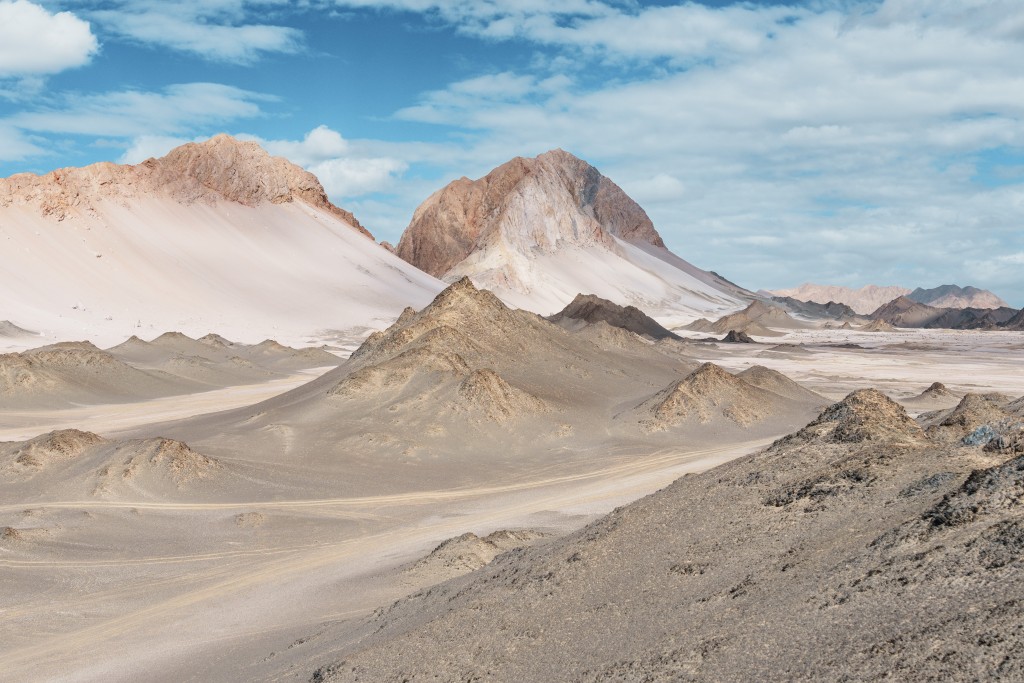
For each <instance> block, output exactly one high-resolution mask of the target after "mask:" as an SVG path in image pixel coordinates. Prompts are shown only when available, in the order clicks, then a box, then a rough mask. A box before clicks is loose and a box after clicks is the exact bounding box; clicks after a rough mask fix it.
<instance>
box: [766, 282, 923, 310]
mask: <svg viewBox="0 0 1024 683" xmlns="http://www.w3.org/2000/svg"><path fill="white" fill-rule="evenodd" d="M770 293H771V294H773V295H775V296H781V297H792V298H794V299H798V300H799V301H813V302H816V303H819V304H827V303H828V302H830V301H834V302H836V303H840V304H846V305H847V306H849V307H850V308H852V309H853V310H854V311H856V312H857V313H859V314H861V315H867V314H869V313H872V312H874V311H875V310H877V309H878V308H879V307H880V306H882V305H884V304H887V303H889V302H890V301H892V300H893V299H895V298H897V297H900V296H905V295H907V294H910V290H909V289H907V288H905V287H897V286H892V287H879V286H877V285H866V286H864V287H861V288H860V289H853V288H850V287H839V286H835V285H815V284H811V283H810V282H807V283H804V284H802V285H800V286H799V287H795V288H793V289H775V290H772V291H771V292H770Z"/></svg>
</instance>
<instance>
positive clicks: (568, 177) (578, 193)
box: [396, 149, 665, 277]
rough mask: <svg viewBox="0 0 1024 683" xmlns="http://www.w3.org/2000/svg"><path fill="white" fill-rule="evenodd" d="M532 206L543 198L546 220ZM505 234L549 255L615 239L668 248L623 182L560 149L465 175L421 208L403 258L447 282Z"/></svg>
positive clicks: (405, 238)
mask: <svg viewBox="0 0 1024 683" xmlns="http://www.w3.org/2000/svg"><path fill="white" fill-rule="evenodd" d="M528 201H533V202H538V201H539V202H540V204H541V205H543V206H544V207H545V213H546V215H544V216H537V215H530V214H528V213H526V212H524V211H523V210H522V205H523V203H524V202H528ZM559 214H561V216H559ZM503 232H504V233H505V234H506V235H507V236H511V241H512V242H513V243H515V244H517V245H520V244H522V243H523V242H524V240H525V241H526V242H528V243H529V244H528V246H538V247H540V248H542V249H548V250H550V249H552V248H553V247H554V246H555V245H556V244H557V243H558V242H559V241H562V240H568V241H572V242H576V243H586V242H590V243H594V242H605V243H608V242H610V238H609V236H611V235H614V236H615V237H619V238H620V239H623V240H626V241H630V242H637V243H647V244H651V245H654V246H656V247H662V248H664V246H665V244H664V242H662V239H661V236H660V235H659V234H658V232H657V230H655V229H654V225H653V223H651V220H650V218H648V216H647V214H646V212H644V210H643V209H642V208H641V207H640V206H639V205H638V204H637V203H636V202H634V201H633V200H632V199H630V198H629V196H627V195H626V193H625V192H623V191H622V189H621V188H619V186H618V185H616V184H615V183H613V182H612V181H611V180H609V179H608V178H606V177H605V176H603V175H601V173H600V172H599V171H598V170H597V169H596V168H594V167H593V166H591V165H590V164H588V163H587V162H585V161H583V160H582V159H578V158H577V157H575V156H573V155H572V154H569V153H568V152H565V151H563V150H560V149H559V150H554V151H551V152H547V153H545V154H541V155H540V156H538V157H536V158H533V159H524V158H521V157H517V158H515V159H513V160H512V161H509V162H508V163H506V164H503V165H501V166H499V167H498V168H496V169H494V170H493V171H491V172H490V173H488V174H487V175H486V176H484V177H483V178H480V179H479V180H469V179H468V178H460V179H459V180H456V181H454V182H452V183H451V184H449V185H448V186H447V187H445V188H444V189H442V190H440V191H439V192H436V193H434V194H433V195H432V196H431V197H430V198H428V199H427V200H426V201H425V202H424V203H423V204H422V205H420V207H419V208H418V209H417V210H416V213H415V214H414V215H413V219H412V222H411V223H410V224H409V227H408V228H407V229H406V231H405V233H404V234H403V235H402V239H401V241H400V242H399V243H398V247H397V250H396V253H397V254H398V256H400V257H401V258H402V259H404V260H406V261H408V262H409V263H411V264H413V265H414V266H416V267H417V268H420V269H421V270H424V271H426V272H428V273H430V274H431V275H434V276H436V277H442V276H444V275H445V274H446V273H448V272H449V271H450V270H452V268H454V267H455V266H456V265H457V264H458V263H460V262H461V261H463V260H464V259H465V258H466V257H467V256H469V255H470V254H471V253H473V252H474V251H476V250H478V249H480V248H482V247H484V246H486V245H487V244H489V243H491V241H493V240H494V239H496V238H497V237H498V236H499V235H500V234H501V233H503Z"/></svg>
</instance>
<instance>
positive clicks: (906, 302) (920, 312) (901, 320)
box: [871, 296, 944, 327]
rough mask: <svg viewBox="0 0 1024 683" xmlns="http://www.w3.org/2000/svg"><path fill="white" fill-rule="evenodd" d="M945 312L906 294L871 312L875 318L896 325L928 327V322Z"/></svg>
mask: <svg viewBox="0 0 1024 683" xmlns="http://www.w3.org/2000/svg"><path fill="white" fill-rule="evenodd" d="M943 313H944V311H943V310H941V309H938V308H932V307H931V306H928V305H925V304H922V303H918V302H916V301H912V300H910V299H908V298H907V297H905V296H901V297H897V298H895V299H893V300H892V301H890V302H888V303H887V304H885V305H884V306H880V307H879V308H878V310H876V311H874V312H873V313H871V317H872V318H873V319H874V320H881V321H883V322H886V323H889V324H890V325H893V326H895V327H926V326H927V325H928V323H930V322H932V321H933V320H935V319H937V318H938V317H939V316H941V315H942V314H943Z"/></svg>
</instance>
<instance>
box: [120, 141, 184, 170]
mask: <svg viewBox="0 0 1024 683" xmlns="http://www.w3.org/2000/svg"><path fill="white" fill-rule="evenodd" d="M187 142H194V140H189V139H188V138H181V137H173V136H169V135H140V136H138V137H136V138H134V139H133V140H132V141H131V143H130V144H129V145H128V149H126V150H125V151H124V154H122V155H121V158H120V159H118V162H119V163H122V164H138V163H141V162H143V161H145V160H146V159H151V158H159V157H162V156H166V154H167V153H168V152H170V151H171V150H172V149H174V148H175V147H180V146H181V145H184V144H185V143H187Z"/></svg>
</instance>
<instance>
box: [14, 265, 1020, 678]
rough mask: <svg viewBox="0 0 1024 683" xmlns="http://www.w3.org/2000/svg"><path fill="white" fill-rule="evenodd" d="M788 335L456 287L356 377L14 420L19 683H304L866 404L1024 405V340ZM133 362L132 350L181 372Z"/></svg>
mask: <svg viewBox="0 0 1024 683" xmlns="http://www.w3.org/2000/svg"><path fill="white" fill-rule="evenodd" d="M777 332H778V334H780V335H781V336H772V337H770V338H758V337H756V336H755V340H756V341H758V342H759V343H754V344H722V343H707V342H699V343H698V342H688V341H686V340H683V341H677V340H673V339H664V340H661V341H658V342H652V341H650V340H646V339H641V338H640V337H637V336H635V335H632V334H631V333H628V332H626V331H624V330H622V329H619V328H613V327H610V326H608V325H607V324H606V323H604V322H598V323H595V324H593V325H588V326H585V327H582V328H580V329H575V330H573V331H566V330H564V329H562V328H559V327H557V326H555V325H553V324H550V323H547V322H546V321H544V320H543V319H541V318H539V317H537V316H535V315H532V314H528V313H525V312H521V311H511V310H508V309H506V308H505V307H504V306H502V305H501V304H500V302H498V301H497V300H496V299H494V298H493V297H491V296H490V295H489V294H488V293H487V292H481V291H477V290H475V289H473V288H472V286H471V285H469V286H466V285H462V286H460V285H458V284H457V285H456V286H455V287H453V288H452V289H450V290H448V291H447V292H446V293H445V294H444V295H442V296H441V297H439V299H438V300H437V301H435V303H434V304H432V305H431V307H429V308H428V309H426V310H424V311H421V312H413V311H409V312H407V313H406V314H403V316H402V318H401V319H400V320H399V321H398V322H397V323H396V324H395V325H394V326H392V327H391V328H389V329H388V330H387V331H386V332H384V333H383V334H379V335H374V336H372V337H371V338H370V339H369V340H368V341H367V342H366V343H365V344H364V345H363V347H362V348H361V349H360V350H359V351H358V352H357V353H356V354H355V355H354V356H353V358H352V359H351V360H350V361H348V362H346V363H344V364H342V365H341V366H339V367H337V368H335V369H331V368H329V367H318V368H311V369H308V370H304V371H295V370H288V371H286V372H283V373H281V374H279V375H276V376H274V377H270V378H268V379H267V380H266V381H262V382H259V381H256V382H253V381H250V380H251V379H252V378H249V379H247V380H246V381H247V383H245V384H237V385H233V386H227V387H222V388H216V389H207V390H205V391H201V392H197V393H194V394H187V393H186V394H179V395H176V396H168V397H162V398H146V399H145V400H135V399H132V400H129V401H128V402H125V400H124V399H123V398H120V397H119V398H117V399H116V400H111V401H107V402H105V403H104V402H100V403H95V404H91V405H79V406H60V407H53V408H46V407H45V406H43V407H35V408H31V409H24V410H19V409H14V408H11V409H6V410H4V411H3V412H2V413H0V435H2V437H0V438H2V439H4V440H5V441H6V442H7V443H5V444H2V445H0V500H2V504H0V529H3V533H2V535H0V566H2V571H3V574H4V577H5V580H4V582H3V587H2V588H0V610H2V611H0V614H2V615H3V619H2V620H0V623H2V625H0V642H2V643H3V645H2V646H0V650H2V654H3V660H4V673H3V678H4V680H27V679H30V678H31V679H34V680H75V681H87V680H96V681H99V680H104V681H109V680H129V679H138V678H145V679H146V680H167V681H180V680H190V679H194V680H228V679H231V680H238V679H246V680H293V679H296V680H308V679H309V678H310V677H311V676H313V674H314V671H316V670H317V669H320V668H321V667H328V668H325V669H324V671H325V672H328V673H330V672H331V671H336V670H332V669H329V667H330V666H332V665H334V664H336V663H337V662H338V661H340V660H341V659H344V658H345V657H346V656H348V653H351V652H355V651H359V650H361V649H362V647H363V646H362V645H360V644H359V643H360V642H362V641H361V640H360V639H362V638H364V637H365V633H366V628H367V627H366V624H367V623H371V622H367V621H366V619H367V618H369V617H372V615H373V614H374V610H377V609H378V608H380V607H382V606H385V605H389V604H391V603H392V602H394V601H395V600H398V599H400V598H402V597H403V596H406V595H408V594H410V593H414V592H416V591H418V590H420V589H425V588H428V587H429V586H431V585H432V584H434V583H436V582H438V581H442V580H447V579H450V578H452V577H453V576H456V575H458V574H460V573H462V572H466V571H470V570H472V569H476V568H478V567H480V566H481V565H482V564H483V563H486V562H487V561H489V560H490V559H491V557H493V556H494V555H495V554H497V553H500V552H501V551H504V550H507V549H508V548H511V547H513V546H515V545H519V544H520V543H522V544H525V545H531V546H534V547H536V548H537V549H538V551H541V550H542V549H543V548H545V547H548V546H549V545H551V544H553V543H557V542H560V541H558V539H559V538H562V537H564V536H565V535H566V534H569V533H571V532H573V531H575V530H577V529H580V528H581V527H583V526H584V525H585V524H587V523H589V522H592V521H594V520H595V519H598V518H599V517H600V516H601V515H604V514H606V513H608V512H610V511H611V510H612V509H613V508H615V507H616V506H619V505H623V504H625V503H629V502H631V501H633V500H636V499H638V498H640V497H642V496H645V495H647V494H649V493H651V492H654V491H656V490H658V489H660V488H662V487H664V486H666V485H668V484H670V483H671V482H672V481H674V480H676V479H678V478H679V477H681V476H683V475H685V474H687V473H693V472H702V471H706V470H708V469H710V468H713V467H716V466H718V465H721V464H723V463H727V462H729V461H732V460H734V459H736V458H739V457H741V456H745V455H747V454H750V453H753V452H755V451H757V450H759V449H761V448H763V447H765V446H768V445H769V444H770V443H771V442H772V441H773V440H775V439H777V438H779V437H781V436H783V435H785V434H789V433H792V432H795V431H797V430H799V429H800V428H801V427H802V426H804V425H805V424H807V423H809V422H811V421H812V420H814V419H815V417H816V416H817V415H818V414H819V412H820V411H821V410H822V409H823V408H825V407H826V406H827V405H828V404H829V403H831V402H834V401H837V400H840V399H842V398H843V397H844V396H846V395H847V394H849V393H850V392H851V391H854V390H858V389H864V388H868V387H875V388H877V389H879V390H880V391H882V392H884V393H885V394H886V395H888V396H890V397H892V398H893V399H896V400H898V401H902V402H903V403H904V404H905V405H906V407H907V408H908V409H909V410H910V412H911V414H912V415H914V414H918V413H924V412H927V411H936V410H943V409H951V408H953V407H954V406H956V405H957V404H958V403H959V402H960V400H961V398H962V397H963V395H964V394H965V393H968V392H972V393H992V392H995V393H998V394H1002V395H1004V396H1005V397H1006V398H1007V399H1010V398H1017V397H1020V396H1021V395H1024V334H1021V333H1016V332H944V331H933V330H929V331H925V330H914V331H897V332H892V333H885V332H882V333H873V332H856V331H846V330H809V329H806V330H805V329H780V330H777ZM682 334H684V335H686V336H692V337H699V336H703V335H699V334H697V333H687V332H684V333H682ZM132 346H133V345H129V347H124V348H122V349H121V350H120V352H117V351H112V352H111V353H120V358H121V359H122V360H120V361H119V362H121V363H124V364H126V366H127V367H129V368H131V369H134V370H137V371H139V372H149V371H151V369H152V367H153V366H154V365H159V364H161V363H163V362H164V361H165V360H166V359H165V358H164V356H163V354H160V353H157V352H156V351H154V350H153V349H151V348H146V347H142V348H141V349H140V348H135V349H133V348H132ZM524 358H528V359H529V362H525V363H524V362H523V359H524ZM707 363H711V364H712V365H707ZM147 367H148V368H150V369H149V370H147ZM267 367H269V366H267ZM770 370H774V371H778V372H779V373H782V374H784V375H785V376H786V377H788V378H789V380H794V381H795V382H796V384H793V383H792V382H789V380H787V379H786V377H780V376H779V375H778V374H776V373H773V372H770ZM311 378H315V379H312V381H311V382H310V381H308V380H310V379H311ZM934 382H941V383H942V384H943V385H944V386H945V389H944V390H943V391H938V390H936V391H932V392H930V393H928V394H927V395H924V396H922V392H925V390H926V389H928V388H929V387H930V386H931V385H932V384H933V383H934ZM69 429H75V430H80V431H78V432H67V431H57V432H56V434H50V435H48V436H44V437H42V438H39V439H36V437H40V436H41V435H46V434H47V433H49V432H53V431H54V430H69ZM33 439H34V440H33ZM958 457H960V456H958ZM963 457H967V455H964V456H963ZM979 462H980V461H979ZM958 467H959V466H958ZM901 476H902V475H901ZM907 476H909V475H907ZM683 481H686V480H683ZM678 486H679V484H677V485H676V488H677V489H678ZM502 530H506V531H509V532H511V533H502V534H497V535H493V534H494V533H495V532H499V531H502ZM470 533H472V534H475V537H476V538H475V539H474V537H468V536H465V535H466V534H470ZM459 538H461V540H459V541H457V542H453V543H452V544H448V545H445V546H443V547H442V548H438V546H439V545H441V544H442V543H443V542H444V541H445V540H446V539H459ZM486 539H492V540H491V541H487V542H485V541H486ZM498 541H500V544H499V543H498ZM552 547H555V546H552ZM435 549H436V550H435ZM432 551H433V554H432ZM481 553H482V554H481ZM481 558H482V559H481ZM563 559H564V558H563ZM484 571H486V569H485V570H484ZM739 579H742V577H739V578H738V579H737V580H739ZM403 609H405V608H403ZM431 609H434V608H431ZM378 614H380V613H378ZM412 618H413V619H414V620H415V619H417V618H419V617H412ZM389 623H390V622H389ZM417 623H418V622H417ZM401 628H402V629H406V628H407V626H402V627H401ZM460 628H461V627H460ZM403 632H404V631H403ZM372 657H373V655H365V656H363V657H362V658H361V659H360V660H359V661H360V662H363V664H364V665H366V666H370V664H372V663H373V661H374V660H373V659H372ZM368 670H369V669H368ZM509 671H512V669H509ZM609 671H613V672H614V671H617V670H614V669H612V670H609ZM449 673H450V672H449ZM620 673H621V672H620ZM331 675H336V674H335V673H332V674H331ZM510 675H511V674H510ZM615 677H619V674H614V675H613V678H615ZM344 680H347V679H344ZM370 680H373V678H372V677H371V678H370Z"/></svg>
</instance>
